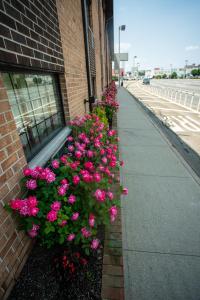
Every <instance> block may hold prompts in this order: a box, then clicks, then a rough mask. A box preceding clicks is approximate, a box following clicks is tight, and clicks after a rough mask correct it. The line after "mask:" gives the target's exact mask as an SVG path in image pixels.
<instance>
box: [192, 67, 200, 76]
mask: <svg viewBox="0 0 200 300" xmlns="http://www.w3.org/2000/svg"><path fill="white" fill-rule="evenodd" d="M191 74H192V76H194V77H196V76H199V75H200V69H193V70H192V71H191Z"/></svg>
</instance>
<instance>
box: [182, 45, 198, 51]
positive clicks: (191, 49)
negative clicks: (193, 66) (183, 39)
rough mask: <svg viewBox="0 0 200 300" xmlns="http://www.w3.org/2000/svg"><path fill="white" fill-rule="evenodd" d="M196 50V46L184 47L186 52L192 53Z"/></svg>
mask: <svg viewBox="0 0 200 300" xmlns="http://www.w3.org/2000/svg"><path fill="white" fill-rule="evenodd" d="M198 49H199V46H198V45H191V46H187V47H185V50H186V51H193V50H198Z"/></svg>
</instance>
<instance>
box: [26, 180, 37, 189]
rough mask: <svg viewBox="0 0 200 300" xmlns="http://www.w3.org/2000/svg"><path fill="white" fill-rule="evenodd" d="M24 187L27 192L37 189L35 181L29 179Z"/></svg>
mask: <svg viewBox="0 0 200 300" xmlns="http://www.w3.org/2000/svg"><path fill="white" fill-rule="evenodd" d="M26 187H27V188H28V189H29V190H35V189H36V188H37V181H36V180H35V179H29V180H27V182H26Z"/></svg>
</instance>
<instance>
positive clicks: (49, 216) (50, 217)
mask: <svg viewBox="0 0 200 300" xmlns="http://www.w3.org/2000/svg"><path fill="white" fill-rule="evenodd" d="M47 220H48V221H49V222H54V221H56V220H57V211H55V210H51V211H50V212H49V213H48V214H47Z"/></svg>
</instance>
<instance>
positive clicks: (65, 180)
mask: <svg viewBox="0 0 200 300" xmlns="http://www.w3.org/2000/svg"><path fill="white" fill-rule="evenodd" d="M60 183H61V184H62V185H64V184H68V183H69V182H68V180H67V179H65V178H64V179H62V180H61V182H60Z"/></svg>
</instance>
